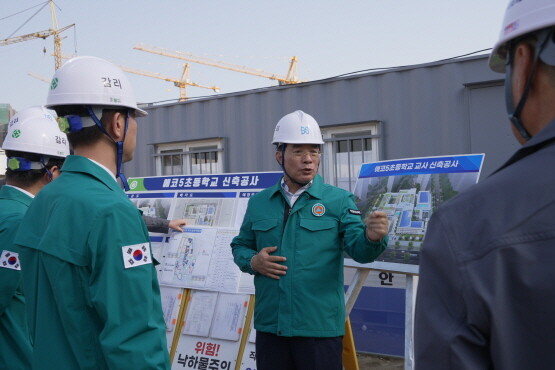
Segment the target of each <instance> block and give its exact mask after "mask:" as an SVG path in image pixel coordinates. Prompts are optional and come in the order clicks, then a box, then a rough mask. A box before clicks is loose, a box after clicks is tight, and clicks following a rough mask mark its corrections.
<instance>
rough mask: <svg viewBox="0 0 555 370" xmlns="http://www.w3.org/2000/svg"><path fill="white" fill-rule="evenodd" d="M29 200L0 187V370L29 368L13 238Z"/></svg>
mask: <svg viewBox="0 0 555 370" xmlns="http://www.w3.org/2000/svg"><path fill="white" fill-rule="evenodd" d="M32 200H33V199H32V198H31V197H30V196H29V195H27V194H25V193H23V192H22V191H19V190H18V189H17V188H15V187H11V186H3V187H2V188H1V189H0V253H2V254H1V255H0V369H12V370H19V369H30V368H31V362H30V359H31V353H32V347H31V341H30V340H29V334H28V330H27V320H26V319H25V298H24V296H23V283H22V281H21V265H20V263H19V257H18V255H19V248H18V247H17V246H15V245H14V244H13V241H14V238H15V234H16V232H17V228H18V227H19V224H20V223H21V220H22V219H23V216H24V215H25V212H27V208H29V204H31V201H32Z"/></svg>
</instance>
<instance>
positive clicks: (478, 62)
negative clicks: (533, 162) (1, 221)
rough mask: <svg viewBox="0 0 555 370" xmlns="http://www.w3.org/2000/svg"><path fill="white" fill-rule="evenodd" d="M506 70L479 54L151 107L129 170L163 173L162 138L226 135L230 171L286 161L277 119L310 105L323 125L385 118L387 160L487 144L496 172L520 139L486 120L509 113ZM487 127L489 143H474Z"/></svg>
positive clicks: (502, 119)
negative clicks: (276, 144) (280, 156)
mask: <svg viewBox="0 0 555 370" xmlns="http://www.w3.org/2000/svg"><path fill="white" fill-rule="evenodd" d="M502 78H503V76H502V75H499V74H496V73H493V72H491V71H490V70H489V68H488V66H487V56H478V57H471V58H465V59H460V60H451V61H446V62H438V63H431V64H426V65H418V66H409V67H403V68H398V69H395V70H388V71H382V72H372V73H366V74H358V75H354V76H348V77H341V78H332V79H327V80H322V81H314V82H309V83H305V84H300V85H289V86H276V87H272V88H267V89H258V90H252V91H247V92H238V93H231V94H226V95H220V96H217V97H211V98H205V99H198V100H191V101H187V102H182V103H175V104H166V105H160V106H153V107H148V108H147V110H148V112H149V113H150V115H149V116H148V117H146V118H142V119H140V121H139V124H140V128H139V135H138V140H137V151H136V155H135V160H134V161H132V162H130V163H128V164H126V165H125V171H126V174H127V176H154V175H155V168H154V160H153V154H154V147H153V145H152V144H156V143H168V142H176V141H189V140H201V139H207V138H216V137H221V138H224V139H225V148H224V158H225V161H224V166H225V167H224V168H225V171H226V172H246V171H270V170H276V169H279V167H278V166H277V164H276V163H275V159H274V151H273V148H272V145H271V138H272V134H273V129H274V126H275V124H276V123H277V121H278V120H279V118H281V117H282V116H283V115H285V114H287V113H290V112H292V111H294V110H296V109H302V110H304V111H305V112H307V113H309V114H311V115H313V116H314V117H315V118H316V120H317V121H318V122H319V123H320V125H321V126H322V127H329V126H337V125H346V124H352V123H359V122H367V121H375V120H377V121H382V122H383V125H382V126H383V138H382V143H381V145H382V146H383V153H384V156H385V157H384V158H382V159H395V158H406V157H418V156H433V155H444V154H463V153H471V152H473V151H474V150H477V149H479V150H480V151H485V152H486V161H489V162H488V163H487V166H486V167H487V171H486V170H485V171H484V174H485V175H487V174H488V173H489V172H491V171H492V170H493V169H494V168H496V167H497V166H499V165H500V164H501V163H502V160H501V158H502V157H503V158H504V157H506V153H508V152H512V151H513V150H514V149H515V148H514V144H513V143H512V142H510V140H501V141H499V140H497V141H496V140H495V138H496V137H497V133H496V132H495V130H484V132H483V134H482V133H481V131H480V127H482V125H483V124H485V123H486V122H482V121H487V122H490V121H492V120H496V121H499V122H506V121H507V120H506V115H505V112H504V108H503V104H502V102H503V96H502V90H503V89H502V87H501V86H502V85H501V84H502ZM492 81H497V82H496V83H497V86H498V88H497V89H494V90H491V92H490V93H488V94H482V95H481V96H480V97H479V98H477V95H476V94H472V93H470V91H471V89H473V88H474V87H472V86H474V85H479V84H485V83H488V82H492ZM477 135H478V136H480V135H481V136H480V140H482V141H483V142H484V143H487V145H482V144H480V145H473V144H472V143H473V142H474V143H476V137H477ZM488 152H489V155H488Z"/></svg>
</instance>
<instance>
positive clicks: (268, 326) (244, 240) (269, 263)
mask: <svg viewBox="0 0 555 370" xmlns="http://www.w3.org/2000/svg"><path fill="white" fill-rule="evenodd" d="M273 144H275V145H276V160H277V162H278V163H279V164H280V166H281V167H282V169H283V172H284V176H283V177H282V179H281V180H280V182H279V183H278V184H276V185H275V186H273V187H271V188H268V189H266V190H264V191H262V192H260V193H259V194H257V195H255V196H253V197H252V198H251V199H250V201H249V205H248V208H247V212H246V214H245V218H244V220H243V225H242V226H241V230H240V233H239V235H238V236H237V237H235V238H234V239H233V241H232V243H231V248H232V252H233V256H234V260H235V263H236V264H237V265H238V266H239V268H240V269H241V271H243V272H248V273H250V274H254V275H255V278H254V283H255V288H256V294H255V298H256V303H255V311H254V327H255V329H256V331H257V332H256V361H257V368H258V369H259V370H268V369H276V370H283V369H319V370H320V369H324V370H325V369H334V370H341V369H342V362H341V358H342V356H341V354H342V336H343V334H344V328H345V302H344V290H343V289H344V288H343V284H344V283H343V253H344V252H346V253H347V254H349V256H351V257H352V258H353V259H354V260H355V261H357V262H360V263H367V262H371V261H373V260H374V259H375V258H376V257H377V256H378V255H379V254H380V253H382V252H383V250H384V249H385V247H386V245H387V232H388V220H387V216H386V215H385V213H383V212H373V213H372V214H370V215H368V216H367V217H366V218H365V221H364V223H363V222H362V220H361V212H360V211H359V210H358V209H357V207H356V205H355V203H354V196H353V194H351V193H349V192H347V191H345V190H343V189H340V188H337V187H334V186H331V185H327V184H324V183H323V181H322V178H321V177H320V176H319V175H318V174H317V171H318V166H319V162H320V145H322V144H323V141H322V135H321V133H320V128H319V126H318V124H317V122H316V121H315V120H314V118H313V117H311V116H310V115H308V114H306V113H304V112H302V111H295V112H293V113H290V114H288V115H286V116H284V117H283V118H282V119H281V120H280V121H279V122H278V124H277V126H276V128H275V131H274V139H273Z"/></svg>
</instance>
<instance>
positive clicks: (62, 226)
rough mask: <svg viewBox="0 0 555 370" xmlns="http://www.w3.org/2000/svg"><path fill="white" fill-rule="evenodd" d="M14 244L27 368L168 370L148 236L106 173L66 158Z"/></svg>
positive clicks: (87, 162) (138, 216)
mask: <svg viewBox="0 0 555 370" xmlns="http://www.w3.org/2000/svg"><path fill="white" fill-rule="evenodd" d="M16 244H18V245H20V246H21V262H22V266H23V270H24V271H25V273H24V274H23V281H24V287H25V292H26V299H27V308H28V310H27V313H28V315H27V317H28V322H29V330H30V334H31V340H32V342H33V345H34V352H33V361H32V362H33V367H34V368H37V369H95V370H98V369H169V368H170V365H169V356H168V352H167V345H166V332H165V323H164V318H163V314H162V307H161V302H160V290H159V286H158V280H157V278H156V270H155V268H154V265H153V263H152V254H151V251H150V242H149V236H148V232H147V229H146V227H145V224H144V222H143V220H142V218H141V214H140V211H139V210H137V208H136V207H135V206H134V205H133V203H131V202H130V201H129V199H128V198H127V196H126V194H125V193H124V192H123V191H122V190H121V188H120V187H119V185H118V184H117V182H116V181H115V179H114V178H113V177H112V176H111V175H110V174H109V173H108V172H107V171H106V170H104V169H103V168H101V167H100V166H98V165H96V164H95V163H93V162H92V161H90V160H89V159H87V158H85V157H81V156H74V155H71V156H68V157H67V158H66V160H65V163H64V165H63V167H62V174H61V176H60V177H59V178H57V179H56V180H55V181H53V182H52V183H50V184H49V185H47V186H45V187H44V188H43V189H42V190H41V191H40V193H39V194H38V196H37V197H36V198H35V199H34V201H33V203H32V204H31V206H30V207H29V210H28V212H27V214H26V215H25V218H24V219H23V222H22V224H21V226H20V228H19V231H18V234H17V236H16Z"/></svg>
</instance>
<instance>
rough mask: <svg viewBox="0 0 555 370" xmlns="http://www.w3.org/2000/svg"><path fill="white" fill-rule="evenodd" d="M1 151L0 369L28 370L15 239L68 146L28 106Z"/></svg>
mask: <svg viewBox="0 0 555 370" xmlns="http://www.w3.org/2000/svg"><path fill="white" fill-rule="evenodd" d="M2 149H4V150H5V151H6V155H7V158H8V168H7V169H6V185H4V186H3V187H2V188H1V189H0V252H1V255H0V369H11V370H20V369H22V370H23V369H30V368H31V362H30V361H31V355H32V345H31V342H30V340H29V334H28V328H27V320H26V318H25V317H26V316H25V297H24V294H23V283H22V281H21V272H22V271H21V263H20V261H19V248H18V247H17V246H16V245H14V238H15V234H16V232H17V229H18V227H19V225H20V223H21V220H22V219H23V216H24V215H25V212H27V208H28V207H29V205H30V204H31V201H32V200H33V198H34V196H35V195H36V194H37V193H38V192H39V191H40V190H41V189H42V188H43V187H44V186H45V185H46V184H48V183H49V182H50V181H52V180H53V179H54V178H56V177H57V176H58V175H59V169H60V167H61V166H62V163H63V158H64V157H65V156H67V155H68V154H69V145H68V143H67V137H66V134H65V133H63V132H61V131H60V130H59V128H58V124H57V123H56V119H55V118H54V117H53V116H52V114H50V113H49V112H48V111H47V110H46V109H45V108H44V107H30V108H27V109H24V110H22V111H21V112H19V113H18V114H16V115H15V116H14V117H13V118H12V119H11V120H10V122H9V124H8V132H7V135H6V138H5V139H4V142H3V144H2Z"/></svg>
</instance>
